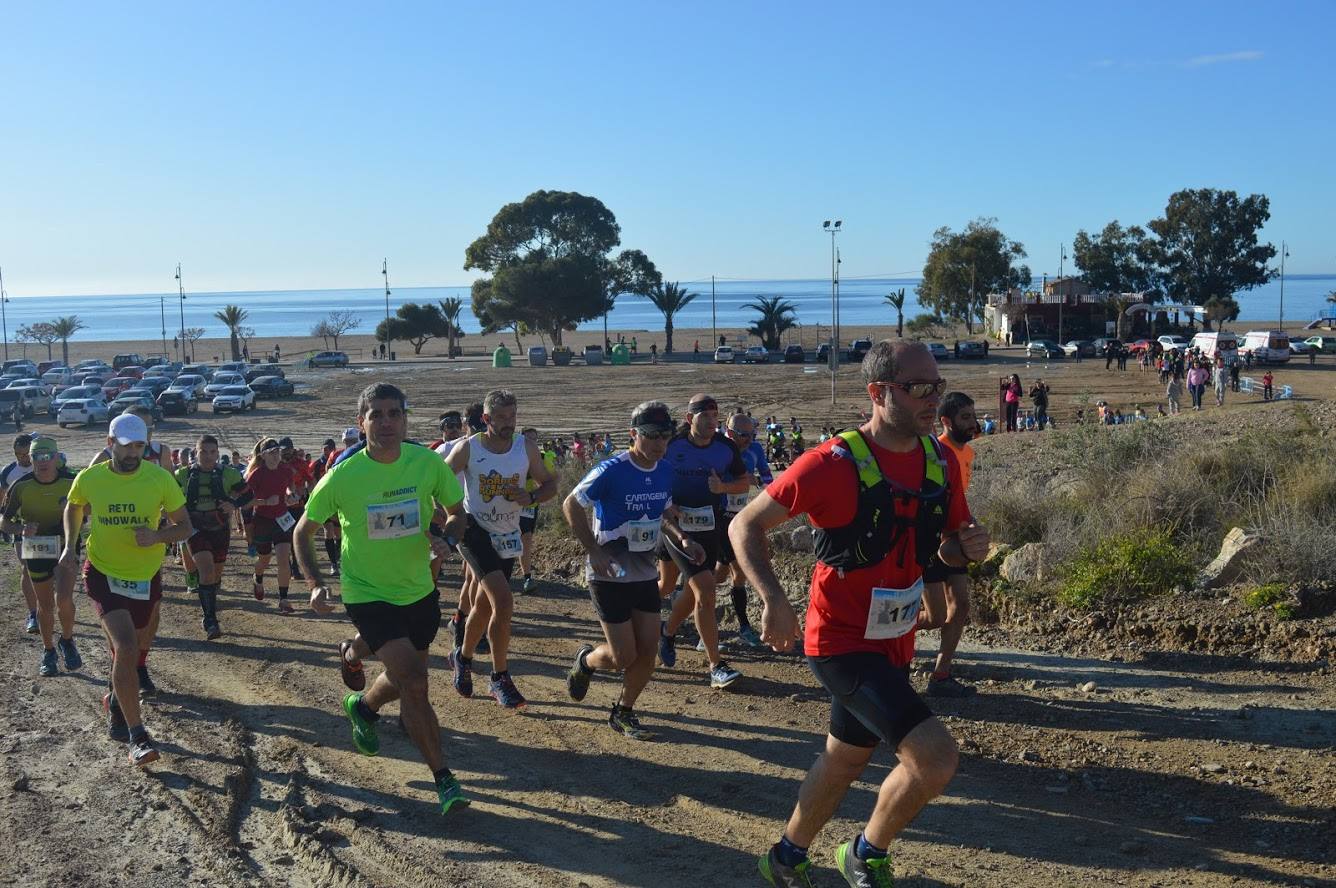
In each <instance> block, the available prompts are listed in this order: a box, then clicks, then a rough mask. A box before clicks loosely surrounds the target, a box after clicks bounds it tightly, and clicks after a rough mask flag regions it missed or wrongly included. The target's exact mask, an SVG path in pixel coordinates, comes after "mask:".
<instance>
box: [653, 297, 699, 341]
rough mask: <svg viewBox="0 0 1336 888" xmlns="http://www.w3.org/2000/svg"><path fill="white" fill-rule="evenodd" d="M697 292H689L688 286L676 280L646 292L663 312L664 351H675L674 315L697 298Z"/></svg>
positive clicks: (655, 305)
mask: <svg viewBox="0 0 1336 888" xmlns="http://www.w3.org/2000/svg"><path fill="white" fill-rule="evenodd" d="M696 296H697V294H696V293H688V292H687V290H686V288H685V287H683V286H681V285H680V284H678V283H676V282H674V283H671V284H660V285H659V286H658V287H656V288H655V289H654V290H653V291H652V292H650V293H648V294H646V298H647V299H649V301H650V302H652V303H654V307H655V308H657V309H658V310H659V311H661V312H663V338H664V344H663V353H664V354H666V355H671V354H672V353H673V317H674V316H675V315H676V314H677V313H678V312H679V311H681V310H682V309H684V308H686V307H687V304H688V303H690V302H691V301H692V300H694V299H695V298H696Z"/></svg>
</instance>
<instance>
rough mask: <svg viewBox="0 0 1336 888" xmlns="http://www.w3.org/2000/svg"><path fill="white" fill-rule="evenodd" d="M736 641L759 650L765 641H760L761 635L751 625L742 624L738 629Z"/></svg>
mask: <svg viewBox="0 0 1336 888" xmlns="http://www.w3.org/2000/svg"><path fill="white" fill-rule="evenodd" d="M738 641H741V642H742V643H743V644H745V645H746V646H747V647H749V648H755V649H758V650H759V649H762V648H764V647H765V642H763V641H761V636H760V635H759V634H757V632H756V630H755V629H753V628H752V627H751V626H743V627H742V628H741V629H739V630H738Z"/></svg>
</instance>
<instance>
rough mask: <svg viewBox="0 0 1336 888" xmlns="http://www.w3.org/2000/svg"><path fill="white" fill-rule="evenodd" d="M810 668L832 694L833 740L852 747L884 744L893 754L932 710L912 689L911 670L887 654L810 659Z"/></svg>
mask: <svg viewBox="0 0 1336 888" xmlns="http://www.w3.org/2000/svg"><path fill="white" fill-rule="evenodd" d="M807 665H808V666H810V667H811V668H812V671H813V672H814V673H816V677H817V680H818V681H820V682H821V685H822V686H823V687H824V688H825V689H826V690H827V691H829V692H830V735H831V736H832V737H834V738H835V739H836V740H839V741H840V742H842V743H848V744H849V745H850V746H861V747H864V748H870V747H873V746H876V745H877V744H878V743H885V744H886V745H888V746H890V747H891V749H892V750H894V749H897V748H898V747H899V746H900V741H901V740H903V739H905V737H907V736H908V735H909V732H910V731H912V730H914V728H916V727H918V726H919V724H920V723H922V722H924V721H927V720H928V719H930V718H932V710H930V709H928V705H927V704H926V703H924V702H923V700H922V699H921V698H920V697H919V695H918V692H917V691H915V690H914V686H913V685H911V684H910V683H909V667H908V666H896V665H894V664H893V663H891V661H890V660H888V659H886V655H885V654H881V653H868V652H858V653H851V654H836V655H835V656H832V657H808V658H807Z"/></svg>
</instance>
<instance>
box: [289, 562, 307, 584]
mask: <svg viewBox="0 0 1336 888" xmlns="http://www.w3.org/2000/svg"><path fill="white" fill-rule="evenodd" d="M288 569H289V570H290V571H291V572H292V578H293V579H294V580H304V579H306V577H304V576H302V569H301V568H300V567H298V566H297V559H295V558H294V559H292V561H291V562H290V563H289V564H288Z"/></svg>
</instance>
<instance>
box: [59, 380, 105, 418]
mask: <svg viewBox="0 0 1336 888" xmlns="http://www.w3.org/2000/svg"><path fill="white" fill-rule="evenodd" d="M90 398H91V399H93V400H97V401H104V400H106V398H105V397H104V396H103V394H102V386H101V385H72V386H70V387H69V388H67V389H63V390H62V391H61V392H60V394H58V395H56V396H55V397H54V398H52V399H51V409H52V410H53V411H55V412H57V413H59V412H60V408H61V407H63V406H65V402H66V401H86V400H88V399H90Z"/></svg>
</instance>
